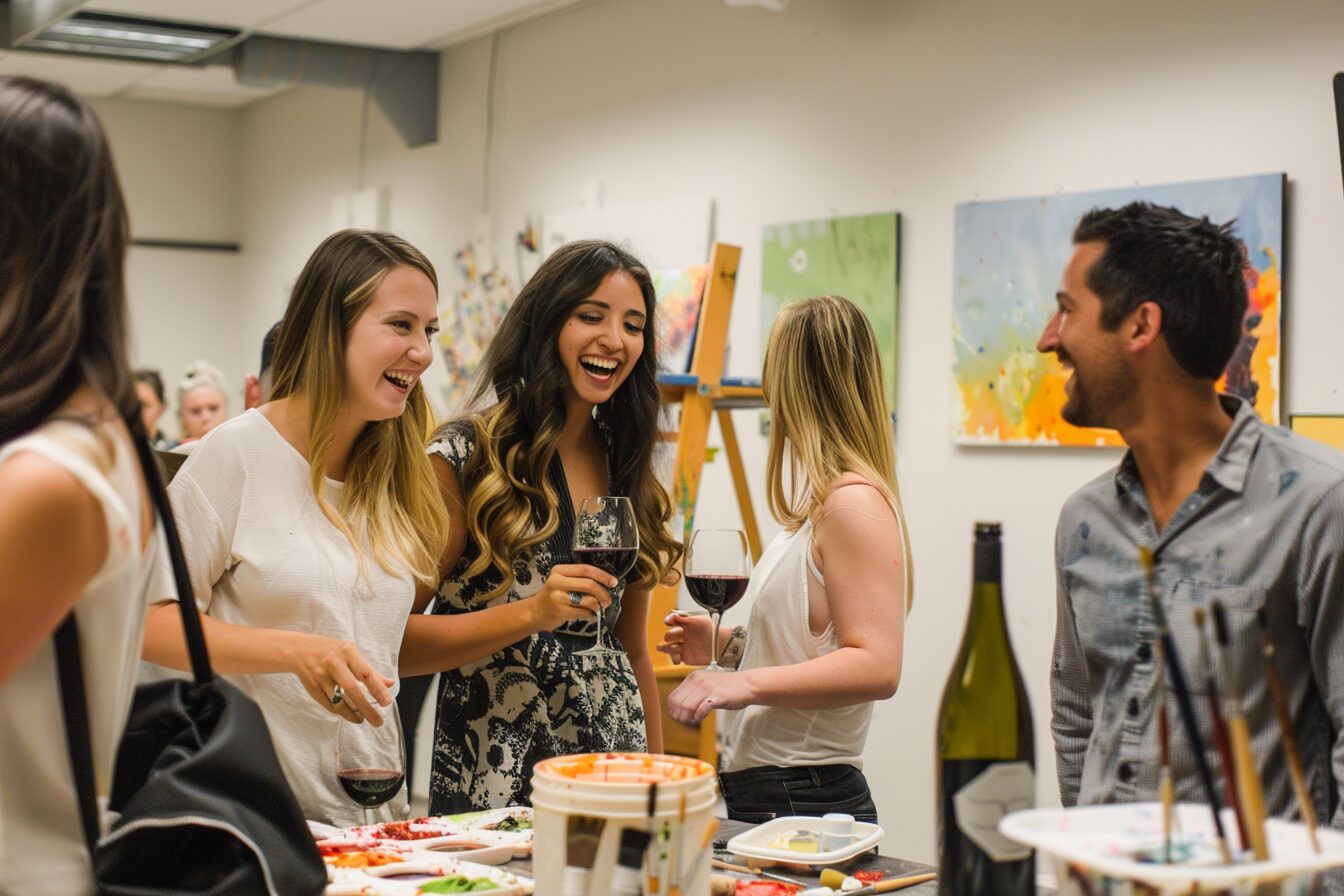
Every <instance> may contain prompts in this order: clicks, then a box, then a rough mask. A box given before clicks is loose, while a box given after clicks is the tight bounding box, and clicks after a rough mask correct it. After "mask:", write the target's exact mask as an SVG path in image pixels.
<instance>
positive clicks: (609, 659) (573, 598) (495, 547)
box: [401, 241, 681, 814]
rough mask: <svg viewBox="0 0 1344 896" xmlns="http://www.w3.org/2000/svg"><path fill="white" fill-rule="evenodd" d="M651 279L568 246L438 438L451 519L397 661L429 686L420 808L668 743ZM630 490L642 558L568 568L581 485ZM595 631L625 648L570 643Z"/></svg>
mask: <svg viewBox="0 0 1344 896" xmlns="http://www.w3.org/2000/svg"><path fill="white" fill-rule="evenodd" d="M653 325H654V293H653V284H652V281H651V280H650V278H649V273H648V271H647V270H646V269H645V267H644V266H643V265H642V264H640V263H639V261H637V260H636V259H635V258H633V257H632V256H631V255H629V254H628V253H626V252H624V251H623V250H621V249H619V248H617V247H616V246H613V245H611V244H609V243H604V242H597V241H582V242H576V243H570V244H568V245H566V246H563V247H561V248H560V249H559V250H557V251H556V252H555V253H554V254H553V255H551V256H550V258H548V259H547V260H546V262H545V263H543V264H542V266H541V267H540V268H539V269H538V271H537V273H536V274H535V275H533V277H532V279H531V280H530V281H528V283H527V285H526V286H525V287H524V288H523V290H522V292H521V293H520V294H519V296H518V298H517V300H516V301H515V302H514V303H513V306H512V307H511V308H510V309H509V312H508V314H507V315H506V316H505V318H504V321H503V322H502V323H501V324H500V328H499V332H498V333H497V334H496V336H495V338H494V340H493V341H492V342H491V344H490V347H489V348H488V350H487V352H486V356H485V359H484V361H483V363H482V373H481V379H480V381H479V383H478V384H477V386H476V389H475V392H474V394H473V401H474V403H475V404H476V406H477V407H480V405H481V404H482V402H483V400H484V399H486V398H487V396H488V395H492V397H493V399H494V403H493V404H489V405H488V406H486V407H484V408H483V409H481V410H479V411H477V412H475V413H471V414H469V415H467V416H464V417H462V418H459V419H457V420H454V421H452V422H450V423H448V424H446V425H445V426H443V427H442V428H440V429H439V431H438V432H436V433H435V435H434V438H433V440H432V442H431V444H430V447H429V451H430V455H431V458H432V461H433V464H434V467H435V470H436V472H437V474H438V476H439V483H440V487H441V490H442V492H443V497H444V501H445V503H446V505H447V507H448V510H449V515H450V517H451V521H452V525H451V535H450V539H449V545H448V548H447V550H446V551H445V553H444V557H443V563H442V566H441V570H442V572H443V578H442V581H441V582H440V583H439V586H438V588H437V589H436V591H435V592H434V593H431V592H430V591H429V590H428V589H425V590H424V591H423V593H422V594H421V595H419V597H418V601H417V609H420V608H421V607H422V606H424V605H425V604H428V602H429V599H430V598H431V597H433V598H435V600H434V609H433V614H432V615H429V616H422V615H413V616H412V617H411V618H410V620H409V624H408V626H407V631H406V641H405V643H404V645H403V648H402V655H401V670H402V673H403V674H404V675H410V674H415V673H417V672H431V671H437V670H439V669H441V668H443V666H444V665H445V659H447V660H448V661H450V662H451V663H452V664H454V665H455V666H456V667H457V668H455V669H453V670H451V671H448V672H445V673H444V674H443V676H442V678H441V680H440V683H439V694H438V714H437V719H436V726H435V737H434V757H433V763H432V772H431V776H430V804H429V805H430V811H431V812H433V813H436V814H439V813H452V812H460V811H466V810H469V809H479V808H487V807H492V806H504V805H510V804H518V803H526V802H527V801H528V799H529V796H530V793H531V786H530V779H531V775H532V766H533V764H534V763H536V762H537V761H539V760H541V759H545V758H547V757H549V756H556V755H564V754H569V753H582V752H595V751H606V750H646V749H652V750H654V751H658V750H661V748H662V731H661V725H660V720H661V713H660V712H659V707H658V689H657V684H656V682H655V680H654V675H653V665H652V662H651V659H650V656H649V653H648V648H647V643H646V635H645V621H646V617H647V614H648V602H649V591H650V589H652V588H653V586H654V585H656V584H657V583H658V582H659V581H660V580H662V579H663V578H665V577H666V576H668V575H670V574H673V573H671V572H670V570H671V569H672V566H673V564H674V563H675V562H676V560H677V558H678V557H679V556H680V553H681V546H680V544H678V543H677V542H676V541H674V540H673V539H672V537H671V535H670V534H669V532H668V529H667V521H668V519H669V517H670V516H671V512H672V508H671V502H670V500H669V498H668V496H667V493H666V491H665V489H664V488H663V486H662V484H661V483H659V481H658V479H657V477H656V475H655V473H654V470H653V464H652V460H653V451H654V446H655V444H656V442H657V437H658V433H657V420H658V412H659V400H658V384H657V370H658V364H657V358H656V356H655V349H654V338H653ZM598 495H626V496H628V497H630V498H631V503H632V504H633V505H634V509H635V517H636V522H637V524H638V527H639V541H640V547H639V556H638V559H637V560H636V562H635V566H634V568H633V569H632V570H631V572H630V573H629V574H628V575H627V577H626V578H625V579H624V580H617V579H615V578H614V577H612V576H611V575H609V574H607V573H605V572H603V571H601V570H600V569H598V568H596V567H594V566H588V565H586V564H579V563H574V562H573V553H572V541H573V527H574V516H575V508H576V507H577V506H578V505H579V504H580V502H581V501H582V499H584V498H588V497H594V496H598ZM598 612H601V613H602V614H603V622H604V624H603V626H602V640H603V642H604V643H605V644H606V646H608V647H614V648H617V651H616V652H615V653H613V654H607V655H605V656H598V657H592V658H589V657H582V656H577V655H576V653H577V651H580V650H582V649H584V648H586V647H590V646H592V645H593V642H594V638H595V637H596V635H597V623H596V614H597V613H598Z"/></svg>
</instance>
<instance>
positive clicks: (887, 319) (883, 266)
mask: <svg viewBox="0 0 1344 896" xmlns="http://www.w3.org/2000/svg"><path fill="white" fill-rule="evenodd" d="M900 222H901V217H900V215H899V214H897V213H896V212H886V213H883V214H878V215H855V216H853V217H847V218H823V219H821V220H817V221H795V222H793V223H789V224H772V225H770V226H768V227H766V228H765V233H764V237H763V239H762V247H761V357H765V345H766V342H767V341H768V340H769V338H770V326H771V324H773V323H774V320H775V315H777V314H778V313H779V309H780V308H782V307H783V306H784V305H785V304H786V303H788V302H791V301H794V300H796V299H805V298H807V297H809V296H819V295H841V296H844V297H845V298H847V299H849V300H850V301H852V302H854V304H856V305H858V306H859V307H860V308H862V309H863V311H864V313H865V314H867V315H868V320H869V322H870V323H872V325H873V331H874V333H876V335H877V347H878V350H879V351H880V352H881V355H882V369H883V373H884V374H885V375H886V378H887V403H888V404H889V405H890V408H889V409H890V410H892V411H895V409H896V360H897V355H896V346H897V344H898V343H897V334H898V321H899V320H900V315H899V313H898V312H899V309H900V294H899V290H898V286H897V281H898V276H899V272H898V264H897V259H898V258H899V255H898V250H899V247H900Z"/></svg>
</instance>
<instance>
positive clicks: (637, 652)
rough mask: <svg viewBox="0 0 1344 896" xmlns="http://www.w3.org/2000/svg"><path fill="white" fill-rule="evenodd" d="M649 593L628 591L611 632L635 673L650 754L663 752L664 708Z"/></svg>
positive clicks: (622, 600) (622, 599)
mask: <svg viewBox="0 0 1344 896" xmlns="http://www.w3.org/2000/svg"><path fill="white" fill-rule="evenodd" d="M648 625H649V592H647V591H626V592H625V595H624V596H623V597H622V598H621V615H620V616H619V617H618V618H617V619H616V627H615V630H614V631H613V632H612V634H614V635H615V636H616V640H617V641H620V642H621V647H623V648H624V649H625V655H626V657H628V658H629V660H630V667H631V668H632V669H634V670H635V682H636V683H637V684H638V685H639V700H640V703H642V704H643V706H644V727H645V729H646V730H647V731H648V734H649V752H650V753H661V752H663V707H662V700H660V699H659V697H658V677H657V676H656V675H654V673H653V656H652V655H651V654H650V653H649V640H648V639H649V633H648Z"/></svg>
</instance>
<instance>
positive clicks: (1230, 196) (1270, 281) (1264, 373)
mask: <svg viewBox="0 0 1344 896" xmlns="http://www.w3.org/2000/svg"><path fill="white" fill-rule="evenodd" d="M1283 185H1284V175H1283V174H1265V175H1258V176H1254V177H1236V178H1227V179H1222V180H1207V181H1194V182H1189V183H1178V184H1164V185H1159V186H1152V187H1131V188H1125V189H1119V190H1103V191H1097V192H1085V193H1066V194H1062V195H1057V196H1041V197H1036V198H1030V199H1010V200H1003V201H995V202H970V203H965V204H962V205H958V206H957V209H956V239H955V249H954V266H955V282H954V288H953V299H952V309H953V310H952V342H953V352H954V359H953V396H952V398H953V405H954V426H953V439H954V441H956V442H957V443H959V444H964V445H1084V446H1092V445H1119V444H1122V443H1121V441H1120V437H1119V435H1118V434H1117V433H1115V432H1114V431H1111V430H1103V429H1080V428H1078V427H1075V426H1073V425H1071V424H1069V423H1066V422H1065V421H1064V420H1063V418H1062V417H1061V416H1060V410H1061V409H1062V408H1063V407H1064V400H1065V396H1064V382H1065V380H1067V379H1068V376H1067V374H1066V373H1065V372H1064V370H1063V368H1062V367H1061V366H1060V363H1059V360H1058V359H1057V358H1056V357H1055V356H1054V355H1042V354H1040V353H1039V352H1037V351H1036V341H1037V339H1038V338H1039V337H1040V335H1041V330H1042V329H1043V328H1044V327H1045V324H1046V322H1047V321H1048V320H1049V319H1050V316H1051V315H1052V314H1053V313H1054V310H1055V291H1056V289H1057V288H1058V285H1059V275H1060V272H1061V271H1063V269H1064V265H1065V264H1066V263H1067V262H1068V259H1069V256H1070V254H1071V253H1072V251H1073V244H1072V238H1071V237H1072V233H1073V228H1074V225H1075V224H1077V222H1078V219H1079V218H1080V217H1082V215H1083V214H1084V213H1085V212H1087V211H1089V210H1090V209H1093V208H1114V207H1117V206H1121V205H1125V204H1126V203H1129V202H1132V201H1134V200H1139V199H1142V200H1146V201H1149V202H1153V203H1157V204H1159V205H1167V206H1174V207H1176V208H1178V209H1180V210H1181V211H1183V212H1185V213H1187V214H1191V215H1207V216H1209V218H1211V219H1212V220H1213V221H1215V222H1218V223H1222V222H1224V221H1229V220H1232V219H1236V225H1235V227H1234V232H1235V233H1236V234H1237V236H1238V237H1239V238H1240V239H1241V240H1242V241H1243V242H1244V243H1245V244H1246V251H1247V258H1248V262H1249V263H1248V265H1247V269H1246V290H1247V294H1248V297H1249V303H1248V307H1247V309H1246V318H1245V321H1244V332H1243V335H1242V341H1241V344H1240V345H1239V346H1238V347H1237V349H1236V351H1235V352H1234V353H1233V356H1232V360H1231V361H1230V362H1229V364H1228V367H1227V370H1226V371H1225V372H1224V375H1223V378H1222V379H1221V380H1219V384H1218V387H1219V389H1221V390H1223V391H1225V392H1228V393H1230V394H1234V395H1239V396H1241V397H1243V398H1245V399H1246V400H1247V401H1249V402H1251V404H1252V405H1254V407H1255V409H1256V411H1257V412H1258V413H1259V415H1260V417H1261V418H1262V419H1264V420H1265V421H1266V422H1268V423H1272V424H1277V423H1278V422H1279V391H1280V390H1279V378H1280V359H1279V350H1280V317H1281V312H1282V298H1283V297H1282V286H1281V280H1280V264H1281V260H1282V258H1283V254H1282V253H1283Z"/></svg>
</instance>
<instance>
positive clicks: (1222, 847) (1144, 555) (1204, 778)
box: [1139, 546, 1232, 864]
mask: <svg viewBox="0 0 1344 896" xmlns="http://www.w3.org/2000/svg"><path fill="white" fill-rule="evenodd" d="M1139 564H1140V565H1141V566H1142V567H1143V571H1144V576H1145V578H1146V579H1147V585H1148V603H1149V606H1150V607H1151V609H1152V611H1153V621H1154V622H1156V623H1157V634H1158V640H1159V643H1160V644H1161V645H1162V649H1163V651H1164V652H1165V654H1166V656H1165V661H1166V667H1167V668H1168V669H1169V670H1170V672H1171V686H1172V689H1173V690H1174V691H1175V692H1176V708H1177V709H1179V710H1180V713H1181V723H1182V724H1183V725H1184V727H1185V736H1186V737H1187V738H1189V739H1190V748H1191V750H1192V752H1193V753H1194V755H1195V767H1196V769H1197V770H1198V771H1199V779H1200V783H1202V784H1203V785H1204V795H1205V797H1206V798H1207V799H1208V801H1209V809H1210V810H1211V811H1212V812H1213V829H1214V832H1215V834H1216V835H1217V837H1218V849H1219V851H1220V852H1221V853H1222V855H1223V861H1224V862H1227V863H1228V864H1231V863H1232V853H1231V851H1230V850H1228V848H1227V834H1226V833H1225V832H1224V831H1223V819H1222V818H1221V817H1220V815H1219V812H1220V811H1221V809H1222V806H1221V805H1220V802H1219V799H1218V791H1217V790H1216V789H1215V788H1214V786H1213V772H1212V771H1211V770H1210V769H1209V761H1208V759H1207V758H1206V757H1205V756H1204V740H1203V738H1201V737H1200V736H1199V723H1198V722H1196V721H1195V705H1194V703H1193V702H1192V701H1191V699H1190V687H1189V685H1188V684H1187V682H1186V678H1185V669H1184V667H1182V666H1181V656H1180V654H1179V653H1177V652H1176V640H1175V639H1174V638H1172V636H1171V628H1170V627H1169V626H1168V625H1167V614H1166V612H1165V611H1164V610H1163V609H1162V600H1161V597H1160V596H1159V595H1158V593H1157V570H1156V569H1155V568H1154V565H1153V551H1152V549H1151V548H1149V547H1146V546H1145V547H1141V548H1139Z"/></svg>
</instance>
